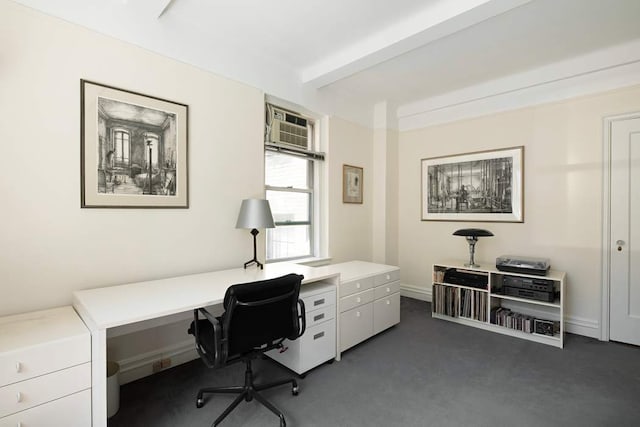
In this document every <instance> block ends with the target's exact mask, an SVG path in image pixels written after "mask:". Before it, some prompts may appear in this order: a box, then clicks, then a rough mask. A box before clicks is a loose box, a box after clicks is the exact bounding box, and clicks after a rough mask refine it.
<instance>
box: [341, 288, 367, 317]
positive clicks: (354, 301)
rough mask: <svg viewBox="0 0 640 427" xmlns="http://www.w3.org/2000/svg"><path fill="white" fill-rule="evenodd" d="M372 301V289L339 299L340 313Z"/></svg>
mask: <svg viewBox="0 0 640 427" xmlns="http://www.w3.org/2000/svg"><path fill="white" fill-rule="evenodd" d="M371 301H373V289H367V290H366V291H364V292H360V293H357V294H353V295H349V296H348V297H344V298H340V313H342V312H345V311H347V310H351V309H352V308H355V307H357V306H359V305H362V304H366V303H368V302H371Z"/></svg>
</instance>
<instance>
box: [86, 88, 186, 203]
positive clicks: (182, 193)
mask: <svg viewBox="0 0 640 427" xmlns="http://www.w3.org/2000/svg"><path fill="white" fill-rule="evenodd" d="M80 94H81V96H80V99H81V101H80V103H81V106H80V126H81V131H80V134H81V138H80V139H81V146H80V152H81V164H80V171H81V183H80V187H81V188H80V192H81V197H80V199H81V207H83V208H187V207H188V206H189V199H188V185H187V177H188V170H187V135H188V132H187V123H188V117H187V116H188V106H187V105H184V104H180V103H177V102H173V101H168V100H166V99H161V98H157V97H154V96H150V95H144V94H141V93H137V92H132V91H129V90H124V89H119V88H115V87H112V86H107V85H103V84H99V83H95V82H91V81H87V80H81V81H80Z"/></svg>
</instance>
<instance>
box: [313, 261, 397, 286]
mask: <svg viewBox="0 0 640 427" xmlns="http://www.w3.org/2000/svg"><path fill="white" fill-rule="evenodd" d="M318 268H321V269H323V271H325V272H327V273H335V274H338V273H339V274H340V282H342V283H344V282H350V281H352V280H358V279H362V278H364V277H369V276H371V275H376V274H382V273H388V272H390V271H394V270H399V269H400V268H399V267H396V266H394V265H386V264H376V263H373V262H366V261H348V262H342V263H339V264H331V265H327V266H323V267H318Z"/></svg>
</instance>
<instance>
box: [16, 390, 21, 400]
mask: <svg viewBox="0 0 640 427" xmlns="http://www.w3.org/2000/svg"><path fill="white" fill-rule="evenodd" d="M16 402H18V403H20V402H22V393H20V392H17V393H16Z"/></svg>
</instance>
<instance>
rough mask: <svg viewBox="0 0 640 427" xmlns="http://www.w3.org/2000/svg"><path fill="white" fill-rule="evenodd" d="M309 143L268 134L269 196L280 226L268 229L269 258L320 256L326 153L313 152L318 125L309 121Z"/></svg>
mask: <svg viewBox="0 0 640 427" xmlns="http://www.w3.org/2000/svg"><path fill="white" fill-rule="evenodd" d="M269 107H270V105H267V129H266V131H267V132H266V135H267V136H269V135H270V127H271V125H272V124H273V123H272V121H273V120H277V119H273V115H272V113H271V112H270V108H269ZM292 114H293V113H292ZM305 124H306V126H307V134H308V136H309V138H308V140H309V143H308V146H307V147H306V148H307V149H305V147H301V146H300V144H296V145H295V146H293V145H292V144H287V143H282V142H280V141H278V142H274V141H273V140H272V139H271V138H269V137H267V142H266V143H265V184H266V197H267V200H269V204H270V205H271V212H272V213H273V219H274V222H275V224H276V228H272V229H267V260H268V261H274V260H285V259H294V258H303V257H309V256H314V255H316V253H315V241H316V237H315V236H317V235H318V233H317V231H318V230H317V229H316V221H315V220H314V219H315V218H317V212H318V204H319V203H318V200H319V197H317V196H318V194H317V193H318V185H317V181H319V180H318V179H316V177H317V174H318V168H319V167H320V165H321V161H322V160H323V159H324V155H323V154H322V153H317V152H313V151H310V150H309V149H308V148H311V147H313V145H314V144H313V141H314V139H317V138H314V137H313V135H314V126H313V123H312V122H311V121H310V120H305Z"/></svg>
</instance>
